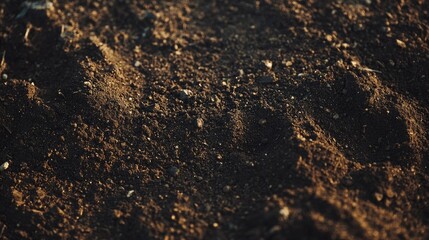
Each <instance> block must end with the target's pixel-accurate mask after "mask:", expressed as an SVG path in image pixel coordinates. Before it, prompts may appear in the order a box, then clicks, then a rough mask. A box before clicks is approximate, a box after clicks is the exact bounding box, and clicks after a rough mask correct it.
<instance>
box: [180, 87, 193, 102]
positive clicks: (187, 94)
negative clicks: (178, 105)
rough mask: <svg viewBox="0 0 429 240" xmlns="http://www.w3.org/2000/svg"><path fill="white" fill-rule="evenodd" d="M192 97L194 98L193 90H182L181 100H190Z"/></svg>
mask: <svg viewBox="0 0 429 240" xmlns="http://www.w3.org/2000/svg"><path fill="white" fill-rule="evenodd" d="M191 96H192V91H191V90H189V89H182V90H181V91H180V92H179V98H180V99H181V100H186V99H189V98H190V97H191Z"/></svg>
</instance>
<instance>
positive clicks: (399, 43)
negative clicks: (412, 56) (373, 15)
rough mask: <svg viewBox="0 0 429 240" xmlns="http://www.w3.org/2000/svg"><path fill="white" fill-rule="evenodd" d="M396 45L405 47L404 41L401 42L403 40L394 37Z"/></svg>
mask: <svg viewBox="0 0 429 240" xmlns="http://www.w3.org/2000/svg"><path fill="white" fill-rule="evenodd" d="M396 45H398V46H399V47H400V48H406V47H407V45H406V44H405V42H403V41H401V40H399V39H396Z"/></svg>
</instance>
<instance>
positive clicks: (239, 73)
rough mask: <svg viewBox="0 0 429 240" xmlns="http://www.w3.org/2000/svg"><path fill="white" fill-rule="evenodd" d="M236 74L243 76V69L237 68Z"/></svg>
mask: <svg viewBox="0 0 429 240" xmlns="http://www.w3.org/2000/svg"><path fill="white" fill-rule="evenodd" d="M238 76H239V77H244V70H243V69H238Z"/></svg>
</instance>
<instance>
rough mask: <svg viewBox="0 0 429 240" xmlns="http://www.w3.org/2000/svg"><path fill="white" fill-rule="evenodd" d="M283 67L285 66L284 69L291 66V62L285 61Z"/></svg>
mask: <svg viewBox="0 0 429 240" xmlns="http://www.w3.org/2000/svg"><path fill="white" fill-rule="evenodd" d="M285 65H286V67H290V66H292V65H293V62H292V61H286V62H285Z"/></svg>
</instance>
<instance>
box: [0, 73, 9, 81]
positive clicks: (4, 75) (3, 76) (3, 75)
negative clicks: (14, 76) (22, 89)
mask: <svg viewBox="0 0 429 240" xmlns="http://www.w3.org/2000/svg"><path fill="white" fill-rule="evenodd" d="M1 78H2V79H3V80H5V81H6V80H7V79H8V78H9V76H8V75H7V74H6V73H3V74H2V75H1Z"/></svg>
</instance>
